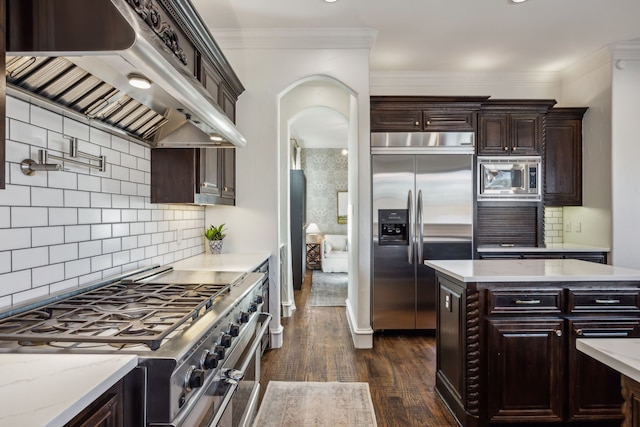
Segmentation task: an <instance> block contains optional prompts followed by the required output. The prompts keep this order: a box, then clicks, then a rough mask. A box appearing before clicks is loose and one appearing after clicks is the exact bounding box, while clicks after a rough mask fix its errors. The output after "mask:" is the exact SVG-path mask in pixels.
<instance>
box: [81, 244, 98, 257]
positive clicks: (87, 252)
mask: <svg viewBox="0 0 640 427" xmlns="http://www.w3.org/2000/svg"><path fill="white" fill-rule="evenodd" d="M101 253H102V242H101V241H100V240H92V241H88V242H80V243H79V244H78V256H79V257H80V258H87V257H93V256H96V255H100V254H101Z"/></svg>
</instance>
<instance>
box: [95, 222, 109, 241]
mask: <svg viewBox="0 0 640 427" xmlns="http://www.w3.org/2000/svg"><path fill="white" fill-rule="evenodd" d="M110 237H111V224H94V225H92V226H91V240H97V239H108V238H110Z"/></svg>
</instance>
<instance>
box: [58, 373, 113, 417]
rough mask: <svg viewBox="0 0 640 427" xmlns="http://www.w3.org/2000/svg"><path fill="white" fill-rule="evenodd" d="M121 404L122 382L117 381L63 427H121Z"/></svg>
mask: <svg viewBox="0 0 640 427" xmlns="http://www.w3.org/2000/svg"><path fill="white" fill-rule="evenodd" d="M123 403H124V402H123V381H118V382H117V383H116V384H115V385H114V386H113V387H111V388H110V389H109V390H107V391H106V392H104V394H103V395H102V396H100V397H99V398H97V399H96V400H95V401H94V402H93V403H91V405H89V406H88V407H87V408H85V409H84V410H83V411H82V412H81V413H79V414H78V415H76V416H75V417H74V418H73V419H72V420H71V421H69V422H68V423H67V424H66V425H65V427H122V426H123V425H124V418H123Z"/></svg>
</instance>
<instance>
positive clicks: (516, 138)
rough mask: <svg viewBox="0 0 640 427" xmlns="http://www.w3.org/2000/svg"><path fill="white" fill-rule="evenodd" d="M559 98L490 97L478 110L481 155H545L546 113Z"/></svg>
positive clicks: (479, 153) (479, 150) (479, 152)
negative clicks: (503, 98)
mask: <svg viewBox="0 0 640 427" xmlns="http://www.w3.org/2000/svg"><path fill="white" fill-rule="evenodd" d="M555 103H556V101H555V100H517V99H511V100H500V99H498V100H488V101H487V102H485V103H483V105H482V108H481V110H480V112H479V113H478V155H480V156H541V155H542V147H543V145H544V141H543V137H544V132H543V124H544V115H545V114H546V113H547V111H548V110H549V109H550V108H551V107H553V105H554V104H555Z"/></svg>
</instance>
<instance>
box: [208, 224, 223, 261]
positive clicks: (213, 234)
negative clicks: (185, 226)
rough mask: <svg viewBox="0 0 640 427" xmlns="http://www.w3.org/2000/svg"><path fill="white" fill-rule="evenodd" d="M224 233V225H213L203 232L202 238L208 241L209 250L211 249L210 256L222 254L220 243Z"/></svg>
mask: <svg viewBox="0 0 640 427" xmlns="http://www.w3.org/2000/svg"><path fill="white" fill-rule="evenodd" d="M224 231H225V229H224V224H220V225H219V226H217V227H216V226H215V225H211V226H210V227H209V228H207V229H206V230H205V231H204V237H206V238H207V240H208V241H209V249H211V253H212V254H219V253H220V252H222V241H223V239H224V238H225V236H226V234H224Z"/></svg>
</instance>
